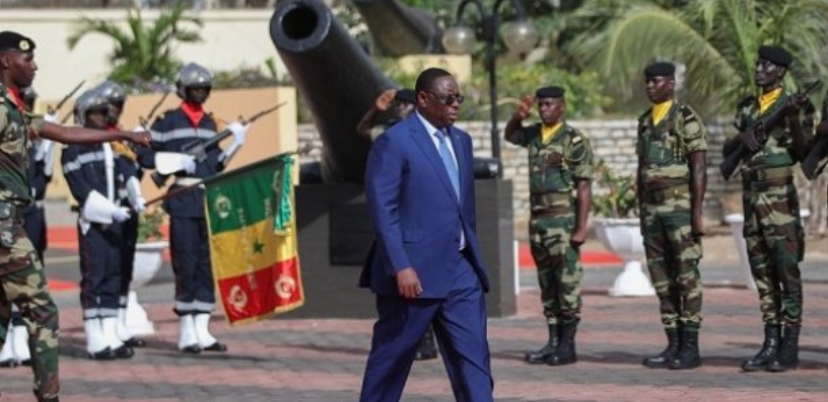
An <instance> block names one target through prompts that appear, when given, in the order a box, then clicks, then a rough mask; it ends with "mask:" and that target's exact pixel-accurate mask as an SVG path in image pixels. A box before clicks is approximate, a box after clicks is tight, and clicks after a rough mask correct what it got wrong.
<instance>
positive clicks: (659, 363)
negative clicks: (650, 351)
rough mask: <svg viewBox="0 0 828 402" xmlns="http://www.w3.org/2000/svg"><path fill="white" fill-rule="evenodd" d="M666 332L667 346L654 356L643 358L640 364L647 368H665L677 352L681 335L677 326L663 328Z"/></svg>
mask: <svg viewBox="0 0 828 402" xmlns="http://www.w3.org/2000/svg"><path fill="white" fill-rule="evenodd" d="M664 332H665V333H666V334H667V348H665V349H664V351H662V352H661V353H659V354H658V355H656V356H652V357H648V358H646V359H644V361H643V362H641V364H643V365H644V366H645V367H649V368H667V367H669V366H670V362H672V361H673V360H674V359H675V358H676V355H678V352H679V343H680V340H681V336H680V335H679V331H678V329H677V328H665V329H664Z"/></svg>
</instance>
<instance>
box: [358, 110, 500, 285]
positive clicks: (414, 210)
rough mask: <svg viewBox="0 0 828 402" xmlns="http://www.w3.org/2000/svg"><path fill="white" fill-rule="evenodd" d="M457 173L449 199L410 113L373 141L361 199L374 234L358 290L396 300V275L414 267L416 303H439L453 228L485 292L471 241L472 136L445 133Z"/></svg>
mask: <svg viewBox="0 0 828 402" xmlns="http://www.w3.org/2000/svg"><path fill="white" fill-rule="evenodd" d="M449 133H450V137H451V141H452V146H453V148H454V153H455V155H456V158H457V165H458V168H459V173H460V193H461V194H460V197H459V198H460V200H459V202H458V197H457V196H456V195H455V194H454V189H453V188H452V185H451V181H450V180H449V176H448V173H447V172H446V169H445V167H444V165H443V162H442V160H441V159H440V155H439V153H438V152H437V148H436V147H435V146H434V142H433V141H432V139H431V138H430V136H429V134H428V132H427V131H426V129H425V127H424V126H423V124H422V122H420V120H419V118H418V117H417V114H416V113H415V114H412V115H411V117H409V118H407V119H405V120H403V121H401V122H400V123H399V124H397V125H395V126H393V127H391V128H390V129H389V130H388V131H386V132H385V133H384V134H382V135H381V136H379V137H377V139H376V140H375V141H374V145H373V147H372V148H371V152H370V154H369V156H368V164H367V168H366V172H365V194H366V198H367V202H368V209H369V213H370V215H371V219H372V221H373V224H374V230H375V232H376V236H377V238H376V240H375V244H374V246H373V247H372V249H371V253H370V255H369V256H368V261H367V262H366V266H365V269H364V271H363V274H362V277H361V279H360V285H361V286H364V287H370V288H371V290H372V291H373V292H374V293H376V294H380V295H386V296H394V295H398V294H399V293H398V291H397V282H396V277H395V275H396V274H397V272H399V271H400V270H402V269H404V268H406V267H413V268H414V270H415V271H416V272H417V275H418V276H419V278H420V283H421V284H422V287H423V293H422V295H421V296H420V297H422V298H444V297H445V296H446V295H447V294H448V292H449V291H450V290H451V286H452V279H453V273H452V272H453V269H454V268H455V267H456V266H457V264H458V262H459V258H461V255H460V253H459V252H458V246H459V242H460V228H461V227H462V228H463V232H464V234H465V238H466V250H465V254H466V255H467V256H468V259H469V261H470V262H471V264H472V266H473V267H474V270H475V272H476V274H477V276H478V278H479V279H480V283H481V285H482V287H483V289H484V290H485V291H488V288H489V281H488V276H487V274H486V271H487V270H486V267H485V263H484V262H483V257H482V254H481V252H480V246H479V244H478V241H477V234H476V224H475V204H474V203H475V200H474V171H473V156H472V143H471V137H470V136H469V135H468V133H466V132H464V131H462V130H459V129H457V128H454V127H451V128H450V131H449Z"/></svg>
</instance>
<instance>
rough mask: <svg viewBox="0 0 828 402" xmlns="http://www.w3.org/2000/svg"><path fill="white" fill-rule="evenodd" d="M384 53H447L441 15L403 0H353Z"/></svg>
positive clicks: (392, 54)
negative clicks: (405, 2) (434, 14)
mask: <svg viewBox="0 0 828 402" xmlns="http://www.w3.org/2000/svg"><path fill="white" fill-rule="evenodd" d="M352 2H353V4H354V5H355V6H356V8H357V10H359V13H360V14H361V15H362V18H363V19H364V20H365V23H366V24H368V30H369V31H370V32H371V36H372V37H373V38H374V43H375V44H376V45H377V46H379V48H380V49H381V50H382V52H383V53H384V54H387V55H389V56H395V57H399V56H405V55H409V54H423V53H444V51H443V45H442V43H441V38H442V37H443V31H442V30H441V29H440V26H439V25H438V24H437V19H435V18H434V16H433V15H432V14H431V13H430V12H428V11H426V10H422V9H419V8H415V7H411V6H408V5H405V4H401V3H400V2H399V0H352Z"/></svg>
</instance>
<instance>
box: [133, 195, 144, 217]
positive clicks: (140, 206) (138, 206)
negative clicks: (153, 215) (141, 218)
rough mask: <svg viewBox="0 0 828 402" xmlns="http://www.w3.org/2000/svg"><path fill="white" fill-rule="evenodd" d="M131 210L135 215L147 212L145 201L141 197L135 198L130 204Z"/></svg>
mask: <svg viewBox="0 0 828 402" xmlns="http://www.w3.org/2000/svg"><path fill="white" fill-rule="evenodd" d="M132 209H134V210H135V212H136V213H139V214H140V213H141V212H144V211H146V210H147V200H145V199H144V198H143V197H139V198H136V199H135V201H134V202H133V203H132Z"/></svg>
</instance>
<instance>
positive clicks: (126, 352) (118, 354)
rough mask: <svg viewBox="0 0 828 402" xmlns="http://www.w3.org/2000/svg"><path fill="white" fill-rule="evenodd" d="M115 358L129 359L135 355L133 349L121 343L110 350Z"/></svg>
mask: <svg viewBox="0 0 828 402" xmlns="http://www.w3.org/2000/svg"><path fill="white" fill-rule="evenodd" d="M112 354H113V355H115V358H117V359H131V358H132V356H134V355H135V351H134V350H132V348H131V347H129V346H127V345H126V344H123V345H121V346H120V347H119V348H118V349H115V350H113V351H112Z"/></svg>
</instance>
